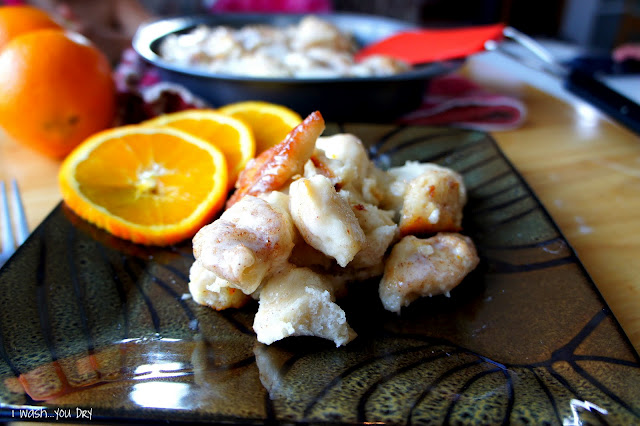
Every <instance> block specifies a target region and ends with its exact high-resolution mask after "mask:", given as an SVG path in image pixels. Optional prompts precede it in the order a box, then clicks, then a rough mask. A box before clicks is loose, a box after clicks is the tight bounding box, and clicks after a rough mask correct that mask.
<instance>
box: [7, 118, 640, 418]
mask: <svg viewBox="0 0 640 426" xmlns="http://www.w3.org/2000/svg"><path fill="white" fill-rule="evenodd" d="M336 132H349V133H354V134H356V135H357V136H359V137H360V138H361V139H362V140H363V141H365V143H367V144H369V145H370V147H371V153H372V156H374V157H375V158H376V161H378V162H379V163H380V164H382V165H398V164H402V163H404V162H405V161H406V160H421V161H433V162H437V163H440V164H443V165H446V166H449V167H452V168H454V169H456V170H458V171H459V172H460V173H462V174H463V175H464V178H465V181H466V184H467V186H468V189H469V203H468V205H467V207H466V210H465V221H464V232H463V233H465V234H467V235H469V236H471V237H472V238H473V239H474V241H475V242H476V244H477V246H478V250H479V254H480V257H481V263H480V266H479V267H478V268H477V269H476V270H475V271H474V272H473V273H472V274H470V275H469V276H468V277H467V278H466V279H465V281H464V282H463V283H462V284H461V285H460V286H459V287H457V288H456V289H455V290H454V291H453V292H452V293H451V297H450V298H446V297H444V296H442V297H433V298H430V299H424V300H420V301H418V302H416V303H414V304H413V305H411V306H410V307H409V308H407V309H405V310H404V311H403V313H402V315H401V316H398V315H396V314H392V313H389V312H386V311H384V310H383V309H382V307H381V304H380V302H379V300H378V299H377V292H376V288H377V282H376V281H371V282H366V283H361V284H359V285H358V288H355V289H354V291H352V292H351V293H350V296H349V297H347V298H346V299H344V300H342V301H341V305H342V306H343V308H344V309H345V311H346V313H347V318H348V319H349V322H350V324H351V325H352V327H353V328H354V329H355V330H356V331H357V333H358V335H359V336H358V338H357V339H356V340H354V341H353V342H352V343H350V344H349V345H347V346H346V347H342V348H335V346H334V345H333V344H332V343H331V342H328V341H324V340H320V339H316V338H289V339H286V340H284V341H282V342H279V343H276V344H273V345H271V346H264V345H261V344H258V343H257V342H256V339H255V335H254V333H253V331H252V328H251V324H252V321H253V316H254V313H255V310H256V305H255V304H252V305H249V306H247V307H245V308H243V309H240V310H227V311H224V312H215V311H213V310H210V309H208V308H204V307H201V306H198V305H196V304H195V303H194V302H193V301H192V300H190V299H189V298H188V297H187V296H185V294H186V293H188V290H187V274H188V269H189V267H190V265H191V263H192V262H193V257H192V254H191V245H190V242H188V241H187V242H185V243H184V244H182V245H178V246H174V247H169V248H166V249H159V248H149V247H141V246H136V245H133V244H129V243H127V242H124V241H121V240H118V239H115V238H113V237H111V236H109V235H108V234H106V233H104V232H102V231H100V230H98V229H96V228H94V227H93V226H91V225H89V224H87V223H86V222H84V221H82V220H81V219H79V218H77V217H76V216H75V215H74V214H73V213H72V212H71V211H69V210H68V209H67V208H66V207H65V206H64V205H60V206H59V207H58V208H56V209H55V210H54V211H53V213H52V214H51V215H50V216H49V217H48V218H47V219H46V220H45V221H44V222H43V223H42V225H41V226H39V227H38V228H37V229H36V230H35V232H34V233H33V234H32V235H31V237H30V238H29V239H28V241H27V242H26V243H25V244H24V245H23V246H22V247H21V248H20V250H19V251H18V252H17V254H16V255H15V256H14V257H13V258H12V259H11V260H10V261H9V262H8V263H7V264H6V265H5V267H4V268H3V269H2V270H0V383H1V385H0V414H1V415H2V418H3V419H4V420H11V419H13V420H17V416H19V415H20V414H21V413H27V414H30V415H31V416H32V418H35V417H36V416H38V415H47V416H48V417H49V419H54V420H55V415H56V413H58V414H59V413H62V414H63V415H64V416H65V417H62V419H64V420H66V421H77V420H84V421H87V418H86V415H87V414H88V413H91V420H92V421H100V420H101V421H109V422H111V421H125V422H136V423H138V422H150V423H157V422H159V421H161V420H162V421H171V422H217V423H221V422H223V423H252V424H263V423H265V422H273V423H277V422H284V423H297V422H305V423H365V422H388V423H393V424H404V423H407V424H408V423H436V424H446V423H453V424H465V423H468V424H478V423H481V424H505V423H516V424H523V423H533V424H581V422H582V423H588V424H602V423H608V424H633V423H635V424H638V423H640V392H638V390H639V389H640V368H639V367H640V363H639V358H638V355H637V354H636V352H635V351H634V350H633V348H632V346H631V345H630V344H629V342H628V340H627V338H626V336H625V335H624V334H623V333H622V331H621V329H620V327H619V325H618V323H617V322H616V320H615V318H614V317H613V315H612V314H611V312H610V311H609V309H608V308H607V307H606V305H605V304H604V302H603V300H602V298H601V296H600V294H599V293H598V291H597V289H596V288H595V286H594V285H593V283H592V281H591V280H590V279H589V277H588V276H587V275H586V273H585V271H584V269H583V267H582V266H581V264H580V262H579V260H578V259H577V258H576V256H575V254H574V252H573V251H572V249H571V248H570V247H569V246H568V244H567V242H566V241H565V239H564V238H563V236H562V235H561V234H560V232H559V231H558V228H557V227H556V226H555V225H554V223H553V222H552V221H551V219H550V217H549V216H548V214H547V213H546V212H545V210H544V209H543V207H542V206H541V204H540V203H539V201H538V200H537V199H536V198H535V196H534V195H533V193H532V192H531V190H530V189H529V187H528V186H527V185H526V183H525V182H524V181H523V179H522V178H521V177H520V176H519V174H518V173H517V172H516V170H514V168H513V167H512V166H511V165H510V163H509V162H508V161H507V160H506V159H505V157H504V156H503V155H502V153H501V152H500V151H499V149H498V148H497V146H496V144H495V143H494V141H493V140H492V139H491V138H490V137H488V136H487V135H486V134H483V133H478V132H472V131H465V130H455V129H445V128H427V127H397V126H393V125H363V124H358V125H356V124H353V125H350V124H347V125H329V126H328V128H327V130H326V131H325V134H331V133H336ZM61 408H62V409H63V410H62V411H60V410H58V411H56V409H61ZM21 409H22V411H21ZM81 410H85V411H81ZM38 413H39V414H38ZM82 413H85V418H84V419H83V418H79V417H81V414H82Z"/></svg>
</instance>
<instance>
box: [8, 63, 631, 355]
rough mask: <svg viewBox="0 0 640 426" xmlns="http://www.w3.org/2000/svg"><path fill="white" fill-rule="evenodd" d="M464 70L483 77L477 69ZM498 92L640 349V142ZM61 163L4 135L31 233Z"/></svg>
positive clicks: (53, 190) (557, 212) (590, 116)
mask: <svg viewBox="0 0 640 426" xmlns="http://www.w3.org/2000/svg"><path fill="white" fill-rule="evenodd" d="M463 72H466V73H467V75H469V76H470V77H472V78H474V79H478V80H481V79H482V76H480V75H476V74H477V73H476V70H474V69H469V70H464V71H463ZM483 83H485V84H487V85H490V84H493V85H496V82H495V81H493V82H490V81H483ZM497 86H499V84H497ZM497 86H496V87H494V89H497V90H510V91H511V92H512V94H515V95H517V96H519V97H521V98H522V100H523V101H524V102H525V103H526V105H527V108H528V118H527V121H526V123H525V124H524V125H523V126H522V127H520V128H518V129H516V130H512V131H502V132H494V133H493V134H492V136H493V137H494V138H495V139H496V141H497V142H498V144H499V145H500V147H501V148H502V149H503V151H504V152H505V154H506V155H507V156H508V157H509V159H510V160H511V161H512V163H513V164H514V165H515V167H516V168H517V169H518V170H519V171H520V172H521V173H522V175H523V176H524V178H525V179H526V181H527V182H528V183H529V185H530V186H531V187H532V189H533V190H534V192H535V193H536V195H537V196H538V197H539V199H540V200H541V201H542V203H543V204H544V206H545V207H546V208H547V210H548V211H549V213H550V214H551V216H552V217H553V219H554V220H555V221H556V223H557V224H558V226H559V227H560V229H561V231H562V232H563V233H564V235H565V237H566V238H567V239H568V241H569V243H570V244H571V245H572V246H573V248H574V249H575V250H576V252H577V254H578V257H579V258H580V260H581V261H582V263H583V265H584V266H585V268H586V269H587V271H588V273H589V274H590V275H591V277H592V278H593V280H594V282H595V283H596V285H597V286H598V288H599V289H600V291H601V293H602V295H603V296H604V298H605V300H606V301H607V303H608V304H609V306H610V307H611V309H612V310H613V312H614V314H615V315H616V317H617V319H618V320H619V322H620V323H621V325H622V327H623V329H624V330H625V331H626V333H627V335H628V336H629V338H630V340H631V342H632V343H633V345H634V346H635V348H636V350H639V351H640V214H639V213H638V212H640V137H638V135H636V134H634V133H632V132H631V131H629V130H627V129H625V128H623V127H621V126H619V125H617V124H615V123H614V122H612V121H610V120H608V119H606V118H605V117H604V116H603V115H601V114H600V113H598V112H597V111H595V110H593V109H592V108H588V107H586V106H585V105H584V104H583V103H581V102H566V101H563V100H559V99H558V98H556V97H553V96H550V95H548V94H546V93H543V92H542V91H540V90H537V89H534V88H532V87H530V86H528V85H526V84H522V85H519V86H513V85H511V86H510V87H508V88H505V87H502V88H500V87H497ZM59 164H60V163H59V162H57V161H54V160H50V159H48V158H45V157H43V156H41V155H39V154H36V153H35V152H33V151H31V150H29V149H28V148H24V147H22V146H19V145H17V144H16V143H14V142H12V141H10V140H8V139H7V138H6V137H0V179H3V180H5V181H7V180H8V179H10V178H12V177H15V178H17V180H18V182H19V185H20V187H21V190H22V194H23V201H24V204H25V207H26V211H27V216H28V218H27V219H28V223H29V226H30V228H31V229H34V228H35V227H36V226H37V225H38V224H39V223H40V222H41V221H42V220H43V219H44V218H45V217H46V216H47V215H48V214H49V212H50V211H51V210H52V209H53V208H54V207H55V206H56V205H57V204H58V203H59V202H60V200H61V197H60V192H59V190H58V186H57V178H56V176H57V171H58V167H59Z"/></svg>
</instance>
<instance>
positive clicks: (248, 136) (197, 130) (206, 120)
mask: <svg viewBox="0 0 640 426" xmlns="http://www.w3.org/2000/svg"><path fill="white" fill-rule="evenodd" d="M142 124H143V125H148V126H170V127H174V128H176V129H179V130H183V131H185V132H188V133H190V134H192V135H194V136H197V137H199V138H200V139H203V140H206V141H208V142H210V143H212V144H213V145H215V146H216V147H217V148H218V149H219V150H220V151H222V153H223V154H224V156H225V158H226V160H227V166H228V170H227V172H228V173H227V174H228V184H229V188H231V187H233V184H234V183H235V181H236V179H237V177H238V174H239V173H240V172H241V171H242V169H244V167H245V165H246V164H247V162H248V161H249V160H250V159H251V158H253V156H254V155H255V141H254V137H253V133H252V132H251V129H250V128H249V127H248V126H247V125H246V124H244V123H243V122H241V121H240V120H237V119H235V118H233V117H229V116H226V115H223V114H220V113H218V112H215V111H213V110H209V109H200V110H187V111H181V112H175V113H171V114H164V115H161V116H159V117H156V118H154V119H151V120H147V121H145V122H144V123H142Z"/></svg>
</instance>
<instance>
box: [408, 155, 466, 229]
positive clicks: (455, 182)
mask: <svg viewBox="0 0 640 426" xmlns="http://www.w3.org/2000/svg"><path fill="white" fill-rule="evenodd" d="M466 202H467V193H466V189H465V186H464V182H463V180H462V176H460V175H459V174H458V173H456V172H455V171H453V170H451V169H448V168H445V167H439V166H436V165H430V167H428V168H426V170H425V171H424V172H423V173H422V174H420V175H419V176H418V177H416V178H413V179H411V180H410V181H409V183H408V184H407V186H406V189H405V191H404V195H403V200H402V209H401V210H400V233H401V234H402V235H409V234H420V233H429V232H441V231H448V232H455V231H459V230H460V229H462V209H463V207H464V205H465V204H466Z"/></svg>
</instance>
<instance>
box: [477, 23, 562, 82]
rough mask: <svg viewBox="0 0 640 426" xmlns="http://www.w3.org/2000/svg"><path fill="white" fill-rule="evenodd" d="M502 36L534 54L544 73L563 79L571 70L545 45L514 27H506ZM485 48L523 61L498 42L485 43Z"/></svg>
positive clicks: (489, 41)
mask: <svg viewBox="0 0 640 426" xmlns="http://www.w3.org/2000/svg"><path fill="white" fill-rule="evenodd" d="M502 34H503V35H504V36H505V37H506V38H509V39H511V40H513V41H515V42H516V43H518V44H519V45H521V46H523V47H524V48H525V49H527V50H528V51H529V52H530V53H532V54H533V56H534V57H535V58H537V59H538V61H540V62H541V65H539V68H541V69H542V70H543V71H546V72H548V73H550V74H553V75H555V76H558V77H561V78H564V77H566V76H567V74H568V73H569V70H568V69H567V68H566V67H565V66H564V65H562V64H561V63H560V62H558V60H557V59H556V58H555V57H554V56H553V54H552V53H551V52H549V50H548V49H547V48H545V47H544V46H543V45H541V44H540V43H538V42H537V41H535V40H534V39H533V38H531V37H529V36H528V35H526V34H524V33H523V32H520V31H518V30H516V29H515V28H513V27H504V29H503V30H502ZM484 47H485V49H487V50H497V49H500V51H501V52H502V53H504V54H507V55H509V56H512V57H514V58H515V59H516V60H518V61H520V60H522V59H523V58H521V57H519V56H518V55H516V54H515V53H513V52H512V51H509V50H507V49H504V48H503V47H501V44H500V42H497V41H495V40H488V41H487V42H486V43H485V46H484Z"/></svg>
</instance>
